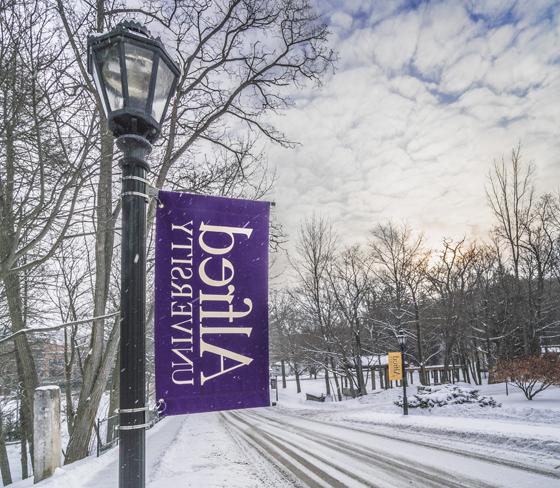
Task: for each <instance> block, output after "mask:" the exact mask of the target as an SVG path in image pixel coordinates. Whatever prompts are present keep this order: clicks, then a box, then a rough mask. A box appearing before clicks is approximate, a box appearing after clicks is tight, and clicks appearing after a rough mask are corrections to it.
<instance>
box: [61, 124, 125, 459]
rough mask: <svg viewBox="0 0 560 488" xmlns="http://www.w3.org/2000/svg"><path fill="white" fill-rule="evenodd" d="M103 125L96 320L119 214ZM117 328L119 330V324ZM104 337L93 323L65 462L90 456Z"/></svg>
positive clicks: (101, 311) (103, 379) (102, 379)
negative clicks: (114, 196)
mask: <svg viewBox="0 0 560 488" xmlns="http://www.w3.org/2000/svg"><path fill="white" fill-rule="evenodd" d="M102 126H103V128H102V129H101V158H100V165H99V183H98V186H97V230H96V233H95V289H94V296H93V316H94V317H99V316H103V315H105V314H106V307H107V297H108V293H109V281H110V278H111V268H112V267H111V262H112V259H113V248H114V245H113V243H114V225H115V219H116V212H113V208H112V204H113V198H112V185H113V181H112V179H113V136H112V135H111V133H110V132H109V131H108V129H107V128H106V127H105V126H104V124H102ZM116 327H117V328H118V325H117V326H116ZM111 334H113V332H112V333H111ZM104 336H105V320H104V319H100V320H94V321H93V323H92V333H91V341H90V352H89V354H88V355H87V357H86V360H85V362H84V373H83V377H82V387H81V389H80V399H79V401H78V408H77V409H76V419H75V423H74V429H73V431H72V435H71V436H70V440H69V442H68V450H67V453H66V459H65V463H70V462H73V461H77V460H79V459H82V458H84V457H85V456H87V454H88V447H89V441H90V439H91V434H92V429H93V423H94V422H95V418H96V413H97V409H98V407H99V401H100V400H101V394H102V393H103V390H104V389H105V386H106V385H107V377H108V374H109V370H110V368H109V369H107V370H104V369H103V361H104V358H105V356H106V355H107V352H108V349H109V344H107V346H106V347H105V348H104V346H105V344H104V342H105V340H104ZM117 342H118V341H117ZM104 349H105V350H104ZM115 353H116V349H114V350H113V352H112V354H113V357H112V358H111V359H110V362H111V365H112V362H113V360H114V355H115ZM108 360H109V359H108Z"/></svg>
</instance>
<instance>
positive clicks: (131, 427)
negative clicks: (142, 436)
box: [119, 422, 152, 430]
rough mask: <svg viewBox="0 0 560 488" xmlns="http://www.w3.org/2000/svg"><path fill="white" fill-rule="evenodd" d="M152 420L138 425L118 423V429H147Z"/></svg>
mask: <svg viewBox="0 0 560 488" xmlns="http://www.w3.org/2000/svg"><path fill="white" fill-rule="evenodd" d="M151 425H152V422H148V423H146V424H138V425H119V430H139V429H148V428H149V427H151Z"/></svg>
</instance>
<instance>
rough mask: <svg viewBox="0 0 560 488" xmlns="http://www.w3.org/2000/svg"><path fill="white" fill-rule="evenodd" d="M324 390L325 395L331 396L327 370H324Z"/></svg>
mask: <svg viewBox="0 0 560 488" xmlns="http://www.w3.org/2000/svg"><path fill="white" fill-rule="evenodd" d="M325 389H326V392H327V393H326V395H327V396H330V394H331V384H330V381H329V370H328V369H327V368H325Z"/></svg>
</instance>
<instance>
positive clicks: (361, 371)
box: [355, 328, 367, 395]
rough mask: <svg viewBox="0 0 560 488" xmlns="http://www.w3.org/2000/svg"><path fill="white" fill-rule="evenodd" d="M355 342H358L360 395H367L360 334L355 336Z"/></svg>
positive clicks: (357, 360)
mask: <svg viewBox="0 0 560 488" xmlns="http://www.w3.org/2000/svg"><path fill="white" fill-rule="evenodd" d="M358 330H359V328H358ZM355 342H356V376H357V379H358V395H367V389H366V382H365V381H364V368H363V367H362V342H361V339H360V334H359V332H358V333H357V334H355Z"/></svg>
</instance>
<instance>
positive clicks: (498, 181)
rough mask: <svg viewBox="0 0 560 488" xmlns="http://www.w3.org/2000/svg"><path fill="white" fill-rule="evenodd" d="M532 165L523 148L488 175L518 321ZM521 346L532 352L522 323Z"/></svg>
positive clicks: (529, 210) (502, 161) (529, 208)
mask: <svg viewBox="0 0 560 488" xmlns="http://www.w3.org/2000/svg"><path fill="white" fill-rule="evenodd" d="M533 172H534V167H533V165H532V164H528V165H525V166H524V164H523V162H522V158H521V145H518V146H517V147H516V148H514V149H513V150H512V151H511V158H510V161H509V162H508V164H506V161H505V160H504V159H503V158H502V159H501V161H500V162H498V161H495V162H494V168H493V170H492V171H491V173H490V174H489V177H488V179H489V186H488V188H487V189H486V194H487V198H488V202H489V204H490V208H491V209H492V212H493V213H494V216H495V218H496V220H497V222H498V224H497V227H496V231H497V233H498V235H499V237H500V238H501V239H503V240H504V242H506V243H507V245H508V247H509V252H510V257H511V260H512V263H513V274H514V278H515V297H514V302H513V305H514V307H515V310H514V312H513V316H514V317H515V318H518V316H519V310H520V309H521V301H522V290H521V277H520V266H521V258H522V253H523V240H524V238H525V235H526V233H527V229H528V222H529V218H530V215H531V211H532V207H533V195H534V188H533ZM521 340H522V345H523V351H524V353H525V354H526V355H528V354H529V353H530V352H531V338H530V331H529V324H528V323H527V321H525V320H523V321H522V337H521Z"/></svg>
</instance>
